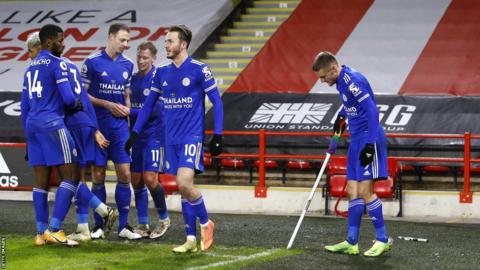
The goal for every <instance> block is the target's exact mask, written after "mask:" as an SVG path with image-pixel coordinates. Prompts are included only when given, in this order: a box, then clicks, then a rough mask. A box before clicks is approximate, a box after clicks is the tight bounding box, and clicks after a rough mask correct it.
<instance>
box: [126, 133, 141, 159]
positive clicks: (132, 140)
mask: <svg viewBox="0 0 480 270" xmlns="http://www.w3.org/2000/svg"><path fill="white" fill-rule="evenodd" d="M137 138H138V133H136V132H135V131H130V136H129V137H128V140H127V141H126V142H125V152H126V153H127V154H128V155H130V149H131V148H132V145H133V144H134V143H135V141H137Z"/></svg>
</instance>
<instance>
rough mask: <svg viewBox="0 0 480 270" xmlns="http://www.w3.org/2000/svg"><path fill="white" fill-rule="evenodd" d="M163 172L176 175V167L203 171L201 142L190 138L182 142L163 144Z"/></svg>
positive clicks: (197, 171) (198, 171)
mask: <svg viewBox="0 0 480 270" xmlns="http://www.w3.org/2000/svg"><path fill="white" fill-rule="evenodd" d="M165 159H166V161H165V172H166V173H169V174H173V175H176V174H177V170H178V168H181V167H186V168H190V169H193V170H195V173H196V174H199V173H202V172H203V142H202V141H200V140H191V141H188V142H186V143H184V144H174V145H166V146H165Z"/></svg>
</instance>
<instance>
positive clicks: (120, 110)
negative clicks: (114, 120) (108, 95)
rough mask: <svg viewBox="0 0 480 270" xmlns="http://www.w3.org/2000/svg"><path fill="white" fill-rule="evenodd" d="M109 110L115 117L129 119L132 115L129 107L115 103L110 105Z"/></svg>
mask: <svg viewBox="0 0 480 270" xmlns="http://www.w3.org/2000/svg"><path fill="white" fill-rule="evenodd" d="M107 110H109V111H110V112H111V113H112V114H113V116H115V117H127V116H128V114H129V113H130V109H129V108H128V107H127V106H124V105H122V104H118V103H114V102H109V103H108V105H107Z"/></svg>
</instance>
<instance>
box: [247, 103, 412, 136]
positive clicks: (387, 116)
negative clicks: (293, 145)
mask: <svg viewBox="0 0 480 270" xmlns="http://www.w3.org/2000/svg"><path fill="white" fill-rule="evenodd" d="M332 105H333V104H331V103H263V104H262V105H261V106H260V107H259V108H258V109H257V111H256V112H255V114H254V115H253V116H252V117H251V118H250V120H249V121H248V123H247V124H245V126H244V127H245V129H268V130H312V131H329V130H332V128H333V123H335V119H336V116H337V114H338V112H340V110H341V109H342V106H339V107H338V108H333V109H334V110H335V111H332V112H331V113H329V111H330V109H332ZM377 108H378V112H379V121H380V122H381V123H382V125H383V127H384V129H385V130H386V131H387V132H405V131H406V127H407V126H408V123H409V122H410V120H411V118H412V116H413V114H414V112H415V110H416V106H413V105H407V104H395V105H388V104H378V105H377ZM327 113H329V118H328V119H324V118H325V116H326V115H327Z"/></svg>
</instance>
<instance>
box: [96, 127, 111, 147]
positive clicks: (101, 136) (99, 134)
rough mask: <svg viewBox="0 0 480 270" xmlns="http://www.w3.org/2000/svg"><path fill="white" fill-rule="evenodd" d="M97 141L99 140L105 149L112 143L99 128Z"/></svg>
mask: <svg viewBox="0 0 480 270" xmlns="http://www.w3.org/2000/svg"><path fill="white" fill-rule="evenodd" d="M95 142H97V144H98V146H99V147H100V148H101V149H103V150H104V149H105V148H107V147H108V146H109V145H110V141H109V140H107V139H105V137H104V136H103V134H102V132H100V130H98V129H97V130H96V131H95Z"/></svg>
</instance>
